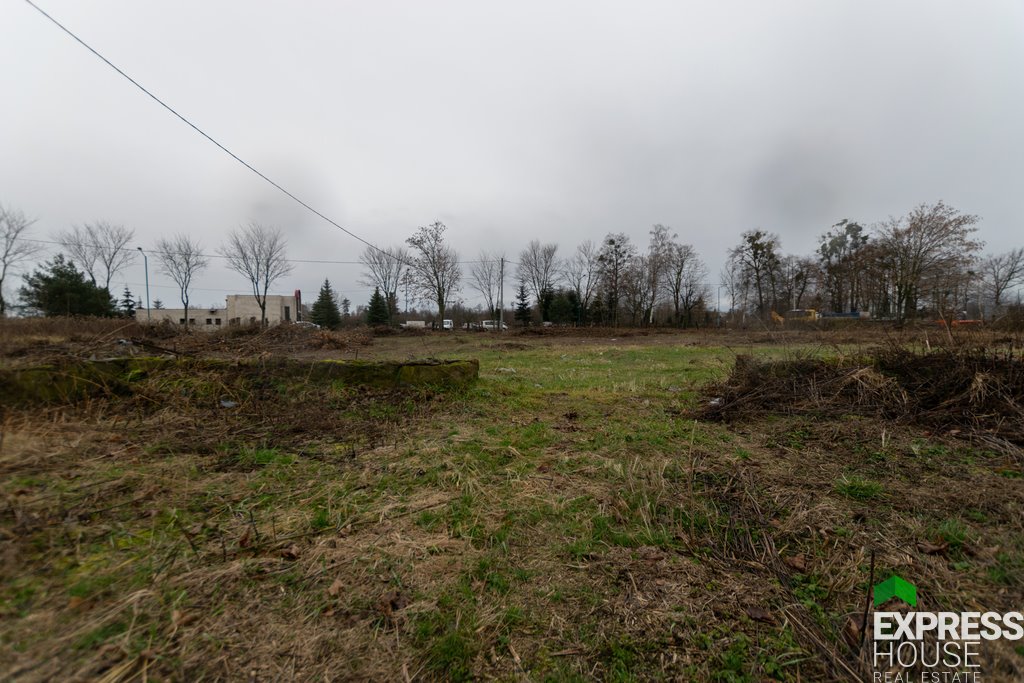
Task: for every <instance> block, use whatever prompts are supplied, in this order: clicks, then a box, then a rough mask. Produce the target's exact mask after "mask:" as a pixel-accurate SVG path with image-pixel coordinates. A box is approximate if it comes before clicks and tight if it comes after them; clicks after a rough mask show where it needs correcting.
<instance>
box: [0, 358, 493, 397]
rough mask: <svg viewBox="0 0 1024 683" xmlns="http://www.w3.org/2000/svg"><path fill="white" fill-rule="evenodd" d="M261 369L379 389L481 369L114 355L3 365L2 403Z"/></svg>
mask: <svg viewBox="0 0 1024 683" xmlns="http://www.w3.org/2000/svg"><path fill="white" fill-rule="evenodd" d="M240 368H250V369H253V370H255V369H257V368H258V369H259V371H260V375H261V376H266V375H268V374H269V375H277V376H284V377H285V378H291V379H297V380H301V381H304V382H341V383H343V384H348V385H353V386H371V387H380V388H400V387H414V386H415V387H436V388H451V387H460V386H466V385H468V384H470V383H471V382H473V381H474V380H476V378H477V377H478V376H479V374H480V363H479V361H476V360H426V361H411V362H404V363H403V362H396V361H384V362H373V361H313V362H304V361H293V360H287V361H282V362H280V363H272V364H267V363H261V364H258V365H257V364H255V363H244V362H243V363H241V364H239V363H233V362H230V361H223V360H209V359H203V360H195V359H174V358H149V357H143V358H116V359H111V360H99V361H85V362H76V363H68V364H64V365H39V366H35V367H30V368H20V369H3V370H0V405H6V406H25V405H35V404H59V403H74V402H76V401H80V400H82V399H84V398H86V397H90V396H116V395H128V394H131V393H132V391H133V387H132V385H133V384H134V383H136V382H138V381H140V380H142V379H145V378H148V377H150V376H152V375H154V374H156V373H163V372H167V373H174V372H175V371H181V370H192V371H194V370H200V369H202V370H204V371H215V372H216V371H221V372H224V373H225V374H229V373H233V372H238V370H239V369H240Z"/></svg>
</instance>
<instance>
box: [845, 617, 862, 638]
mask: <svg viewBox="0 0 1024 683" xmlns="http://www.w3.org/2000/svg"><path fill="white" fill-rule="evenodd" d="M843 637H844V638H845V639H846V642H847V643H849V644H850V645H859V644H860V640H861V638H860V621H859V620H858V619H855V618H854V617H848V618H847V619H846V624H845V625H844V626H843Z"/></svg>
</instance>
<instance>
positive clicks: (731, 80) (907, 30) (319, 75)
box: [0, 0, 1024, 306]
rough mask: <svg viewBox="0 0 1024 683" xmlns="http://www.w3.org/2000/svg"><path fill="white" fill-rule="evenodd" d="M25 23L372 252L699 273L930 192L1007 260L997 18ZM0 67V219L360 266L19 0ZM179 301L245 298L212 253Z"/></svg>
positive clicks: (191, 17)
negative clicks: (451, 252)
mask: <svg viewBox="0 0 1024 683" xmlns="http://www.w3.org/2000/svg"><path fill="white" fill-rule="evenodd" d="M38 3H39V4H40V5H41V6H42V7H43V9H45V10H46V11H48V12H50V13H51V14H53V15H54V17H55V18H57V19H58V20H60V21H61V22H63V23H64V24H65V25H66V26H68V28H70V29H71V30H72V31H74V32H76V33H77V34H78V35H79V36H80V37H81V38H82V39H83V40H85V41H86V42H88V43H90V44H91V45H92V46H93V47H94V48H96V49H97V50H98V51H100V52H101V53H103V54H104V55H105V56H106V57H107V58H108V59H110V60H111V61H113V62H114V63H115V64H117V65H118V66H120V67H121V68H122V69H124V70H125V71H127V72H128V73H129V74H130V75H132V76H133V77H135V78H136V79H137V80H138V81H140V82H141V83H142V84H143V85H145V86H147V87H148V88H150V89H151V90H152V91H153V92H154V93H155V94H157V95H158V96H160V97H161V98H163V99H164V100H165V101H167V102H168V103H169V104H171V106H173V107H175V108H177V109H178V110H179V111H180V112H181V113H183V114H184V115H185V116H187V117H189V118H191V119H192V120H193V121H194V122H195V123H196V124H197V125H199V126H200V127H201V128H203V129H205V130H206V131H207V132H208V133H210V134H211V135H212V136H213V137H214V138H217V139H219V140H220V141H221V142H223V143H224V144H225V145H226V146H227V147H229V148H230V149H232V150H233V151H234V152H236V153H237V154H239V155H240V156H241V157H242V158H244V159H246V160H248V161H250V162H251V163H252V164H253V165H255V166H256V167H257V168H259V169H261V170H263V171H264V172H265V173H267V174H268V175H269V176H271V177H272V178H274V179H276V180H278V181H279V182H280V183H282V184H283V185H285V186H286V187H288V188H289V189H290V190H292V191H293V192H294V193H295V194H297V195H299V196H300V197H302V198H303V199H305V200H306V201H308V202H309V203H310V204H312V205H314V206H315V207H317V208H318V209H319V210H321V211H323V212H324V213H325V214H327V215H329V216H331V217H332V218H333V219H334V220H336V221H338V222H339V223H341V224H343V225H345V226H346V227H348V228H349V229H351V230H352V231H354V232H356V233H358V234H360V235H362V236H364V237H365V238H367V239H369V240H371V241H373V242H375V243H377V244H380V245H387V244H392V243H399V242H402V241H403V240H404V239H405V238H406V237H408V236H409V235H410V234H411V233H412V232H413V231H414V230H415V228H416V227H417V226H419V225H425V224H428V223H430V222H432V221H434V220H441V221H444V222H445V223H446V224H447V225H448V231H449V232H448V234H449V236H450V239H451V241H452V243H453V245H454V246H455V247H456V248H457V249H458V251H459V253H460V255H461V256H462V257H463V258H465V259H473V258H475V257H476V255H477V253H478V252H479V250H480V249H484V248H486V249H490V250H504V251H506V252H508V254H509V256H512V257H514V255H515V254H516V253H518V251H519V250H520V249H521V248H522V247H523V246H525V244H526V243H527V242H528V241H529V240H530V239H532V238H539V239H541V240H544V241H556V242H558V243H559V245H560V247H561V251H562V253H563V254H568V253H569V252H570V251H571V250H572V249H574V248H575V246H576V244H578V243H579V242H580V241H582V240H584V239H588V238H589V239H593V240H594V241H598V240H600V239H601V237H603V236H604V235H605V233H607V232H609V231H615V232H618V231H622V232H625V233H627V234H629V235H630V236H631V237H633V239H634V240H635V241H637V242H640V243H642V244H646V237H647V231H648V230H649V229H650V227H651V225H652V224H654V223H663V224H666V225H669V226H671V227H672V228H673V229H675V231H677V232H678V233H679V234H680V236H681V238H682V239H684V240H685V241H687V242H690V243H692V244H694V245H695V246H696V247H697V249H698V250H699V252H700V253H701V255H702V256H703V257H704V259H705V260H706V261H707V263H708V264H709V266H710V267H711V272H712V274H713V275H712V280H714V281H717V279H718V278H717V273H718V271H719V268H720V266H721V264H722V262H723V261H724V253H725V250H726V249H727V248H728V247H729V246H731V245H732V244H734V243H735V242H736V241H737V240H738V237H739V234H740V233H741V232H742V231H743V230H747V229H751V228H757V227H761V228H764V229H767V230H770V231H774V232H777V233H779V234H780V235H781V237H782V242H783V247H784V249H785V250H786V251H788V252H794V253H809V252H810V251H812V250H813V249H814V246H815V239H816V236H817V235H819V234H820V233H822V232H823V231H824V230H826V229H828V227H829V226H830V225H832V224H833V223H835V222H836V221H838V220H840V219H842V218H850V219H855V220H858V221H860V222H863V223H872V222H874V221H877V220H881V219H884V218H886V217H887V216H889V215H899V214H903V213H906V212H907V211H909V210H910V209H911V208H912V207H913V206H914V205H916V204H919V203H921V202H934V201H937V200H939V199H943V200H945V201H946V202H947V203H948V204H951V205H952V206H954V207H956V208H958V209H961V210H962V211H965V212H968V213H974V214H978V215H980V216H981V217H982V222H981V226H980V227H981V238H982V239H984V240H985V241H986V242H987V244H988V249H989V250H994V251H999V250H1004V249H1007V248H1009V247H1010V246H1018V245H1021V244H1024V230H1022V229H1021V228H1022V225H1024V220H1022V219H1024V205H1022V201H1021V198H1022V194H1024V193H1022V188H1024V3H1021V2H1018V1H1016V0H1004V1H1001V2H997V1H985V0H979V1H976V2H962V1H961V2H937V1H935V0H920V1H917V2H894V1H892V0H889V1H884V2H883V1H876V2H870V1H865V0H856V1H853V0H851V1H836V0H832V1H828V2H826V1H824V0H813V1H812V0H804V1H789V2H781V1H765V0H756V1H755V0H751V1H745V2H741V1H733V2H729V1H722V0H714V1H710V0H709V1H707V2H678V1H677V2H628V3H627V2H593V1H586V2H584V1H580V2H552V1H550V0H548V1H545V2H505V3H500V4H499V3H493V2H480V1H466V2H437V1H431V2H424V1H419V2H412V1H410V2H381V1H376V0H375V1H374V2H358V3H357V2H302V3H295V2H287V3H286V2H278V3H268V2H252V1H251V0H249V1H246V2H240V1H239V2H210V1H209V0H207V1H205V2H199V1H191V0H190V1H181V0H178V1H176V2H130V1H124V0H122V1H116V2H115V1H91V2H73V1H71V0H38ZM0 63H2V64H3V67H2V69H0V86H2V92H3V93H4V104H3V106H0V202H2V203H3V204H5V205H7V206H11V207H14V208H18V209H21V210H22V211H24V212H25V213H26V214H28V215H29V216H31V217H35V218H36V219H38V222H37V223H36V227H35V233H36V236H37V237H41V238H45V239H48V238H50V236H52V235H53V234H54V233H56V232H57V231H59V230H61V229H63V228H66V227H68V226H69V225H71V224H74V223H81V222H84V221H90V220H97V219H102V220H107V221H111V222H118V223H123V224H125V225H127V226H130V227H132V228H134V229H135V230H136V233H137V236H138V244H139V245H140V246H143V247H145V248H149V247H151V246H152V245H153V243H154V241H155V240H156V239H158V238H159V237H160V236H162V235H166V234H169V233H173V232H177V231H184V232H188V233H190V234H192V235H193V236H196V237H199V238H200V239H201V240H202V242H203V243H204V245H205V246H206V247H207V249H208V250H209V251H210V252H211V253H212V252H213V251H214V249H215V248H216V247H217V246H218V245H219V243H220V242H221V241H222V239H223V236H224V235H225V234H226V233H227V232H228V231H229V230H230V229H232V228H234V227H236V226H238V225H240V224H243V223H246V222H248V221H250V220H259V221H263V222H267V223H272V224H276V225H278V226H280V227H281V228H283V229H284V230H285V231H287V234H288V236H289V252H290V256H292V257H293V258H304V259H333V260H352V261H354V260H356V257H357V256H358V254H359V252H360V251H361V249H362V245H361V244H359V243H358V242H356V241H355V240H353V239H352V238H350V237H348V236H347V235H345V234H343V233H341V232H340V231H339V230H337V229H336V228H334V227H332V226H330V225H329V224H327V223H325V222H323V221H322V220H320V219H318V218H316V217H315V216H313V215H311V214H309V213H308V212H306V211H305V210H304V209H302V208H301V207H299V206H297V205H295V204H294V203H292V202H291V201H290V200H288V199H287V198H286V197H284V196H282V195H280V194H279V193H278V192H277V191H276V190H274V189H273V188H271V187H269V186H267V185H266V184H265V183H264V182H263V181H262V180H260V179H259V178H257V177H256V176H254V175H252V174H251V173H250V172H249V171H247V170H246V169H244V168H243V167H241V166H240V165H238V164H237V162H235V161H233V160H232V159H230V158H229V157H227V156H226V155H225V154H224V153H223V152H221V151H220V150H218V149H216V148H215V147H214V146H212V145H211V144H210V143H208V142H207V141H205V140H203V139H202V138H201V137H199V136H198V135H197V134H196V133H195V132H194V131H192V130H190V129H189V128H188V127H187V126H185V125H184V124H183V123H181V122H180V121H178V120H177V119H175V118H173V117H172V116H171V115H170V114H168V113H167V112H166V111H165V110H163V109H162V108H160V107H159V106H158V105H157V104H156V103H154V102H153V101H152V100H150V99H148V98H147V97H145V96H144V95H143V94H142V93H140V92H139V91H138V90H136V89H135V88H134V87H133V86H132V85H131V84H130V83H128V82H127V81H125V80H124V79H123V78H121V77H120V76H118V75H117V74H116V73H115V72H113V71H112V70H110V69H109V68H108V67H107V66H106V65H104V64H103V63H102V62H100V61H99V60H97V59H96V58H95V57H93V56H92V55H91V54H90V53H88V52H87V51H86V50H85V49H84V48H82V47H81V46H80V45H78V44H77V43H75V42H74V41H73V40H71V39H70V38H69V37H68V36H67V35H65V34H64V33H62V32H61V31H60V30H59V29H57V28H56V27H55V26H53V25H52V24H50V23H49V22H47V21H46V20H45V19H44V18H43V17H42V16H40V15H39V14H38V13H36V12H35V10H33V9H32V8H31V7H30V6H29V5H27V4H25V3H24V2H21V1H20V0H3V2H2V4H0ZM150 265H151V269H150V277H151V281H152V282H153V285H154V287H153V289H152V292H153V297H154V298H156V297H158V296H159V297H160V298H162V299H163V301H164V302H165V304H167V305H168V306H171V305H173V302H174V301H175V299H176V296H175V292H174V291H173V289H171V288H167V287H166V286H167V285H168V284H169V280H168V278H166V277H164V276H160V275H158V274H156V273H155V272H154V269H153V267H152V266H153V264H152V262H151V264H150ZM358 271H359V268H358V266H343V265H332V266H321V265H300V266H299V267H298V268H297V269H296V271H295V273H294V274H293V275H292V276H291V277H290V278H289V279H288V281H287V282H281V283H279V284H278V286H277V287H276V289H277V290H278V291H281V292H290V291H291V290H292V289H295V288H300V289H302V290H303V292H304V295H305V298H306V300H307V301H310V300H312V298H313V297H315V294H316V290H317V288H318V287H319V284H320V283H321V282H322V281H323V278H324V277H329V278H330V279H331V281H332V283H334V284H335V285H336V287H337V289H339V290H340V291H342V292H343V293H345V294H346V295H347V296H348V297H349V298H350V299H352V301H353V302H354V303H365V301H366V300H367V299H368V298H369V293H368V292H367V291H366V290H365V288H364V287H361V286H360V285H358V284H357V282H356V281H357V279H358ZM142 279H143V274H142V268H141V264H139V265H138V266H136V267H134V268H132V269H130V270H129V271H127V272H126V273H125V275H124V277H121V278H119V279H118V280H117V281H115V283H114V285H112V286H113V287H114V288H115V289H117V291H118V292H119V291H120V290H121V288H122V286H123V282H128V283H129V284H130V286H131V288H132V290H133V291H134V292H136V293H141V291H142V289H143V288H142V287H141V286H140V283H141V282H142ZM161 286H163V287H164V288H162V289H161V288H160V287H161ZM196 287H197V289H196V292H195V294H194V296H193V300H194V301H196V302H197V303H199V304H201V305H203V304H212V303H216V302H221V303H222V302H223V296H224V294H225V293H227V291H244V282H243V281H242V280H241V278H240V277H239V276H237V275H234V274H232V273H230V272H229V271H227V270H226V269H225V268H224V267H223V266H222V265H221V264H220V263H218V262H215V263H214V264H213V266H212V267H211V268H210V269H209V270H208V271H207V272H206V273H204V274H203V275H202V277H200V278H199V281H198V282H197V284H196ZM220 290H225V291H220ZM464 293H465V296H466V299H467V300H468V301H469V302H470V303H472V302H474V297H473V296H472V291H471V290H470V289H469V288H465V292H464ZM509 298H510V297H509V296H508V295H506V299H507V300H508V299H509Z"/></svg>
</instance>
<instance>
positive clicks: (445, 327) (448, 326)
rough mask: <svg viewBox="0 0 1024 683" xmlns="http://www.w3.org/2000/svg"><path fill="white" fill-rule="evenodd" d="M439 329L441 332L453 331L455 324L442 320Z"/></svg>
mask: <svg viewBox="0 0 1024 683" xmlns="http://www.w3.org/2000/svg"><path fill="white" fill-rule="evenodd" d="M441 329H443V330H454V329H455V323H454V322H452V321H451V320H442V321H441Z"/></svg>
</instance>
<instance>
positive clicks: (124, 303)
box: [118, 285, 135, 318]
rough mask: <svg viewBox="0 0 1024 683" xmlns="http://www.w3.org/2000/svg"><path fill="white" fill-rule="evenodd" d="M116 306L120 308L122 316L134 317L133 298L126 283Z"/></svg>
mask: <svg viewBox="0 0 1024 683" xmlns="http://www.w3.org/2000/svg"><path fill="white" fill-rule="evenodd" d="M118 307H119V308H120V309H121V315H123V316H124V317H126V318H134V317H135V298H134V297H133V296H132V291H131V290H130V289H128V285H125V286H124V293H123V294H122V295H121V300H120V301H119V302H118Z"/></svg>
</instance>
